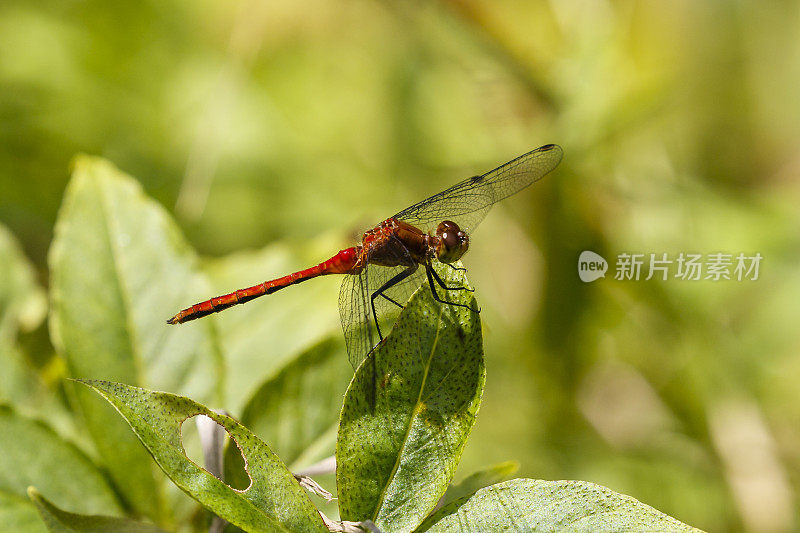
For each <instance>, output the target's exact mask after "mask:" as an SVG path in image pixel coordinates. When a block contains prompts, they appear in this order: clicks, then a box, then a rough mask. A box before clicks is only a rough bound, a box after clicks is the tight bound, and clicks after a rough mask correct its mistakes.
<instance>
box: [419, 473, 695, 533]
mask: <svg viewBox="0 0 800 533" xmlns="http://www.w3.org/2000/svg"><path fill="white" fill-rule="evenodd" d="M508 530H512V531H530V532H556V531H572V532H575V533H578V532H586V533H589V532H593V533H594V532H597V533H603V532H609V533H610V532H623V531H629V532H631V533H633V532H637V533H638V532H645V531H652V532H656V531H658V532H661V533H689V532H698V533H699V532H700V530H698V529H695V528H693V527H690V526H687V525H686V524H684V523H682V522H679V521H678V520H676V519H674V518H672V517H670V516H667V515H665V514H664V513H662V512H660V511H657V510H655V509H653V508H652V507H650V506H649V505H645V504H643V503H642V502H640V501H638V500H636V499H634V498H631V497H630V496H625V495H623V494H618V493H616V492H614V491H612V490H610V489H607V488H605V487H601V486H600V485H595V484H594V483H589V482H588V481H541V480H534V479H513V480H511V481H506V482H504V483H498V484H497V485H492V486H491V487H486V488H484V489H481V490H479V491H478V492H476V493H475V494H473V495H471V496H467V497H464V498H460V499H458V500H456V501H454V502H453V503H451V504H449V505H446V506H445V507H443V508H441V509H440V510H439V511H437V512H436V513H435V514H434V515H432V516H431V517H430V518H429V519H428V520H426V521H425V523H424V524H423V525H422V527H420V528H419V529H418V530H417V531H419V532H420V533H421V532H423V531H428V532H430V533H434V532H435V533H463V532H468V531H508Z"/></svg>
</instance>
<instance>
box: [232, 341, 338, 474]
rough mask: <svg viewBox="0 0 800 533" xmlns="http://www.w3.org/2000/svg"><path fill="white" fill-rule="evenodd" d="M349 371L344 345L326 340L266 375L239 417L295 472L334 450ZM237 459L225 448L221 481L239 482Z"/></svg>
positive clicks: (236, 452)
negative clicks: (223, 471)
mask: <svg viewBox="0 0 800 533" xmlns="http://www.w3.org/2000/svg"><path fill="white" fill-rule="evenodd" d="M340 336H341V335H340ZM352 375H353V369H352V367H351V366H350V363H349V361H348V360H347V354H346V352H345V347H344V343H343V342H342V341H341V340H340V339H337V340H333V339H329V340H326V341H324V342H321V343H319V344H317V345H316V346H314V347H312V348H310V349H309V350H306V351H305V352H303V353H301V354H300V355H299V356H298V357H296V358H295V359H294V360H292V361H291V362H290V363H289V364H287V365H286V366H285V367H283V368H282V369H281V370H280V371H279V372H277V373H276V374H275V375H272V376H270V377H269V378H267V379H266V380H265V381H264V383H262V385H261V386H260V387H259V388H258V390H257V391H256V393H255V394H254V395H253V396H252V397H251V398H250V399H249V400H248V402H247V404H246V405H245V408H244V411H243V413H242V415H241V417H239V420H240V422H241V423H242V424H243V425H245V426H246V427H247V428H248V429H250V431H252V432H253V433H255V434H256V435H258V436H259V437H260V438H261V439H262V440H264V442H268V443H269V445H270V447H271V448H272V449H273V450H274V451H275V453H276V454H278V456H279V457H280V458H281V459H282V460H283V461H284V462H286V464H287V465H289V467H290V468H291V470H292V471H293V472H298V471H300V470H301V469H303V468H305V467H307V466H309V465H311V464H312V463H314V462H316V461H318V460H320V459H322V458H323V457H326V456H329V455H331V454H332V453H333V448H334V446H335V443H336V430H337V428H338V426H339V422H338V420H339V413H340V412H341V401H342V393H343V392H344V390H345V389H346V388H347V384H348V382H349V381H350V379H351V378H352ZM237 462H241V455H239V453H238V450H236V449H235V448H234V447H231V446H229V447H228V450H227V451H226V454H225V469H226V472H225V479H229V480H235V481H236V482H237V483H241V481H240V480H236V473H237V472H243V470H242V469H241V468H240V467H239V466H238V465H237ZM232 484H233V483H232ZM234 486H238V485H234Z"/></svg>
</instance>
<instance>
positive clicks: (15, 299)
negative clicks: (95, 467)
mask: <svg viewBox="0 0 800 533" xmlns="http://www.w3.org/2000/svg"><path fill="white" fill-rule="evenodd" d="M46 312H47V298H46V297H45V293H44V290H43V289H42V288H41V287H40V286H39V284H38V283H36V279H35V274H34V268H33V265H32V264H31V262H30V261H29V260H28V258H27V257H25V255H24V254H23V252H22V249H21V248H20V246H19V243H17V241H16V239H15V238H14V236H13V235H12V234H11V233H10V232H9V231H8V230H7V229H6V228H5V227H4V226H2V225H0V369H2V371H1V372H0V402H2V403H7V404H9V405H13V406H14V407H15V409H17V410H19V411H20V412H22V413H24V414H28V415H40V414H43V413H46V414H47V418H48V421H49V422H50V423H51V424H55V423H57V424H58V426H59V427H60V428H61V429H64V430H65V431H70V430H72V425H71V422H70V418H69V415H68V413H67V411H66V409H65V408H64V406H63V404H62V403H61V402H59V401H58V399H57V398H56V396H55V394H53V392H52V391H51V390H49V389H48V387H47V386H46V384H45V383H44V382H43V380H42V379H41V378H40V377H39V375H38V374H37V373H36V370H35V367H34V366H33V364H32V363H31V362H30V361H29V360H28V359H27V357H26V356H25V354H24V353H23V352H22V350H21V349H20V347H19V345H18V343H17V333H18V332H19V331H20V330H24V331H29V330H32V329H35V328H36V327H38V326H39V324H41V322H42V320H43V319H44V317H45V315H46ZM26 503H27V502H26Z"/></svg>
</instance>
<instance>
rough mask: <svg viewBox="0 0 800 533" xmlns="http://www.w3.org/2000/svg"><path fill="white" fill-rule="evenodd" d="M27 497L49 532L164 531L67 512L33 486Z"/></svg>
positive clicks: (108, 518) (128, 522)
mask: <svg viewBox="0 0 800 533" xmlns="http://www.w3.org/2000/svg"><path fill="white" fill-rule="evenodd" d="M28 497H29V498H30V499H31V501H32V502H33V503H34V505H36V509H37V510H38V511H39V516H40V517H41V519H42V521H43V522H44V523H45V524H46V525H47V529H48V530H49V531H50V532H51V533H106V532H109V531H113V532H114V533H166V532H165V531H164V530H163V529H161V528H159V527H156V526H154V525H151V524H145V523H142V522H136V521H134V520H129V519H127V518H117V517H115V516H101V515H82V514H75V513H69V512H67V511H64V510H62V509H59V508H58V507H56V506H55V505H53V504H52V503H51V502H50V501H49V500H47V499H46V498H44V497H43V496H42V495H41V494H39V491H38V490H36V489H35V488H34V487H29V488H28ZM6 525H8V524H6ZM14 531H20V530H18V529H15V530H14Z"/></svg>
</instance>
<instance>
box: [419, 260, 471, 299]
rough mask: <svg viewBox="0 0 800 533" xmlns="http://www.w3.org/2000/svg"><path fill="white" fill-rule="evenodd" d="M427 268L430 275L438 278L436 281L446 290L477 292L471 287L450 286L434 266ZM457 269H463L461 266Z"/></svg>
mask: <svg viewBox="0 0 800 533" xmlns="http://www.w3.org/2000/svg"><path fill="white" fill-rule="evenodd" d="M446 264H447V263H445V265H446ZM427 268H428V272H430V275H431V276H433V279H435V280H436V283H438V284H439V286H440V287H441V288H443V289H445V290H448V291H469V292H475V289H470V288H469V287H448V286H447V285H445V284H444V281H443V280H442V278H440V277H439V274H437V273H436V270H434V268H433V267H427ZM453 268H456V267H453ZM456 270H461V269H460V268H456ZM463 270H466V268H465V269H463Z"/></svg>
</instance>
